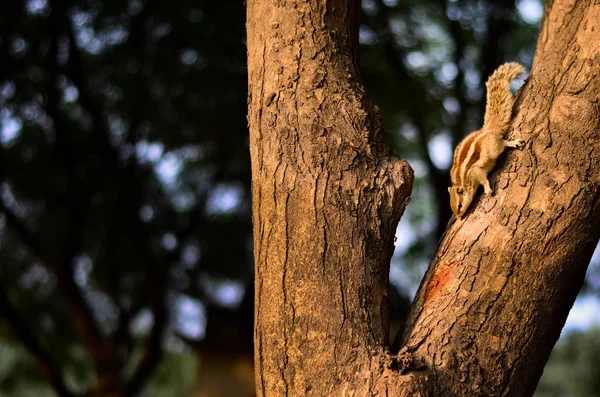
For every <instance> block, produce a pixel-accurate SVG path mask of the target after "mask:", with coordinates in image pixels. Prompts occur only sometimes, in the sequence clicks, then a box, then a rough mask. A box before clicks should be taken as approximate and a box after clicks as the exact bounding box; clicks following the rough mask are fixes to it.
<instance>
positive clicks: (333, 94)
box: [247, 0, 412, 396]
mask: <svg viewBox="0 0 600 397" xmlns="http://www.w3.org/2000/svg"><path fill="white" fill-rule="evenodd" d="M349 4H350V6H349ZM358 6H359V2H347V1H345V0H344V1H340V0H335V1H327V2H322V1H317V0H312V1H306V2H305V1H287V2H286V1H258V0H250V1H248V3H247V9H248V23H247V29H248V62H249V95H250V98H249V122H250V147H251V156H252V189H253V193H252V196H253V220H254V239H255V243H254V244H255V245H254V254H255V261H256V298H255V299H256V309H257V310H256V318H255V322H256V329H255V354H256V378H257V388H258V395H267V396H284V395H302V394H306V395H315V396H324V395H333V394H335V393H337V392H339V391H341V390H348V391H350V390H352V389H353V388H354V387H355V386H354V385H355V384H356V383H357V381H358V379H359V378H358V377H357V375H356V373H357V372H359V371H360V370H361V368H362V366H363V364H364V363H365V362H367V361H369V359H370V357H371V356H372V354H373V351H374V349H377V348H380V349H381V346H383V345H384V343H385V342H386V341H388V337H389V335H388V333H389V324H388V312H387V308H388V303H387V295H388V270H389V268H388V266H389V260H390V257H391V255H392V252H393V248H394V245H393V240H394V233H395V230H396V226H397V223H398V220H399V219H400V216H401V214H402V212H403V210H404V207H405V205H406V204H407V200H408V197H409V194H410V189H411V186H412V171H411V169H410V167H409V166H408V165H407V164H406V163H405V162H403V161H401V160H400V159H398V158H397V157H395V156H394V155H393V154H392V152H391V150H390V147H389V145H388V143H387V141H386V137H385V135H384V133H383V131H382V128H381V120H380V118H379V117H378V116H377V114H376V112H375V111H374V109H373V106H372V104H371V102H370V101H369V100H368V98H367V97H366V95H365V92H364V89H363V87H362V84H361V81H360V77H359V73H358V69H357V58H356V50H357V44H358V41H357V35H358V32H357V29H358V24H357V16H358V11H359V10H358ZM373 308H376V310H372V309H373ZM324 370H326V371H327V375H326V376H324ZM361 376H368V373H366V374H365V375H361ZM364 381H365V379H361V380H360V382H361V383H362V382H364ZM332 393H333V394H332Z"/></svg>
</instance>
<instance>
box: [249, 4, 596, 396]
mask: <svg viewBox="0 0 600 397" xmlns="http://www.w3.org/2000/svg"><path fill="white" fill-rule="evenodd" d="M358 7H359V2H357V1H344V2H341V1H337V0H332V1H327V2H325V3H323V2H317V1H314V0H313V1H307V2H300V1H283V0H281V1H258V0H248V10H247V12H248V14H247V29H248V63H249V115H248V118H249V123H250V147H251V158H252V183H253V221H254V240H255V246H254V247H255V251H254V253H255V261H256V297H255V305H256V314H255V316H256V318H255V355H256V357H255V360H256V380H257V389H258V395H259V396H281V395H315V396H321V395H355V396H371V395H374V394H378V393H381V394H382V395H384V393H385V394H387V395H394V396H440V395H444V396H463V395H469V396H507V395H510V396H530V395H532V394H533V391H534V390H535V386H536V385H537V382H538V380H539V377H540V375H541V373H542V369H543V366H544V364H545V362H546V361H547V358H548V355H549V353H550V350H551V348H552V346H553V345H554V343H555V342H556V340H557V338H558V336H559V334H560V330H561V328H562V326H563V325H564V321H565V319H566V316H567V314H568V311H569V308H570V307H571V306H572V304H573V301H574V299H575V296H576V294H577V292H578V291H579V289H580V287H581V284H582V281H583V277H584V275H585V270H586V268H587V264H588V263H589V259H590V257H591V255H592V252H593V249H594V247H595V245H596V244H597V242H598V239H599V237H600V227H599V225H600V131H599V125H598V123H599V109H598V97H600V79H598V78H597V76H598V75H600V73H599V72H600V57H599V56H598V54H599V53H600V49H599V48H598V46H599V45H600V44H598V43H600V31H599V30H598V29H597V26H596V27H594V25H595V24H594V23H593V21H598V20H600V5H599V3H598V1H589V0H588V1H581V2H568V1H566V0H555V1H554V2H553V3H552V4H551V5H550V8H549V9H547V10H546V12H545V14H544V20H543V22H542V28H541V34H540V38H539V42H538V48H537V50H536V58H535V61H534V66H533V70H532V75H531V77H530V79H529V81H528V83H527V84H526V86H525V88H524V89H523V90H521V93H520V95H519V98H518V101H517V102H518V104H517V107H516V118H515V121H514V123H513V129H512V131H511V132H510V134H511V136H514V137H518V138H522V139H524V140H525V141H526V148H525V149H524V150H523V151H521V152H511V153H509V154H508V155H506V156H505V159H506V161H504V163H503V165H502V164H501V166H500V167H499V169H498V170H497V171H496V172H495V173H494V174H493V175H492V178H491V181H492V185H494V186H495V187H496V188H495V190H496V195H495V196H494V197H491V198H483V197H481V198H480V199H479V200H478V202H477V203H476V204H475V208H474V210H473V211H472V212H471V214H470V215H469V216H467V217H466V218H465V220H463V221H457V222H451V224H450V225H449V227H448V230H447V232H446V234H445V238H444V239H443V240H442V242H441V244H440V247H439V249H438V251H437V253H436V255H435V258H434V260H433V262H432V264H431V266H430V269H429V270H428V272H427V274H426V276H425V278H424V280H423V282H422V284H421V287H420V289H419V292H418V294H417V297H416V299H415V303H414V304H413V307H412V309H411V314H410V317H409V321H408V323H407V326H406V327H405V330H404V332H403V335H401V336H399V338H398V342H399V343H398V346H399V352H394V353H395V354H394V355H391V354H390V353H388V351H387V341H388V328H389V327H388V304H387V288H388V270H389V259H390V256H391V253H392V250H393V238H394V233H395V228H396V224H397V222H398V219H399V218H400V216H401V215H402V212H403V210H404V207H405V206H406V204H407V202H408V197H409V194H410V189H411V184H412V172H411V170H410V168H409V166H408V165H407V164H406V163H405V162H403V161H401V160H399V159H398V158H397V157H395V156H394V155H393V154H392V153H391V151H390V148H389V146H388V144H387V142H386V138H385V136H384V134H383V132H382V129H381V121H380V119H379V117H378V116H377V114H376V111H375V110H374V108H373V106H372V105H371V102H370V101H369V99H368V98H367V97H366V94H365V92H364V88H363V87H362V84H361V81H360V76H359V72H358V69H357V66H356V65H357V55H356V53H357V51H356V50H357V31H358V23H357V15H358ZM559 32H560V34H559ZM398 95H410V93H398ZM501 163H502V162H501ZM396 353H398V354H396Z"/></svg>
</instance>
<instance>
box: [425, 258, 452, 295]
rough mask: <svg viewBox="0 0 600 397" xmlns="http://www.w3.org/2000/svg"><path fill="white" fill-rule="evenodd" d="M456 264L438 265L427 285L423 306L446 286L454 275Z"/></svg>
mask: <svg viewBox="0 0 600 397" xmlns="http://www.w3.org/2000/svg"><path fill="white" fill-rule="evenodd" d="M457 264H458V262H451V263H449V264H447V265H446V264H440V265H439V266H438V267H437V269H435V273H433V276H432V277H431V280H429V283H428V284H427V292H426V293H425V304H427V302H429V301H430V300H432V299H433V298H435V297H436V296H437V295H438V294H439V292H440V291H441V290H442V289H443V288H444V287H445V286H446V285H447V284H448V281H450V280H451V279H452V276H453V275H454V269H455V268H456V265H457Z"/></svg>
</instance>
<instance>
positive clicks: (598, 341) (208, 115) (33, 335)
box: [0, 0, 600, 397]
mask: <svg viewBox="0 0 600 397" xmlns="http://www.w3.org/2000/svg"><path fill="white" fill-rule="evenodd" d="M542 11H543V9H542V4H541V0H517V1H516V2H515V0H512V1H511V0H500V1H495V2H491V1H483V0H421V1H415V0H364V1H363V7H362V21H361V29H360V43H361V66H362V72H363V78H364V80H365V83H366V85H367V88H368V90H369V92H370V94H371V95H372V96H373V97H374V99H375V101H376V103H377V104H378V106H379V108H380V111H381V113H382V115H383V117H384V120H385V126H386V130H387V132H388V134H389V136H390V140H391V141H392V143H393V145H394V147H395V148H396V150H397V152H398V153H399V154H400V155H401V156H402V157H403V158H405V159H407V160H408V161H409V162H410V164H411V165H412V167H413V169H414V170H415V177H416V179H415V185H414V191H413V196H412V201H411V204H410V205H409V207H408V209H407V212H406V214H405V215H404V217H403V219H402V221H401V223H400V226H399V229H398V241H397V246H396V251H395V255H394V257H393V260H392V269H391V280H392V283H393V287H392V297H393V298H394V299H393V306H394V308H393V313H394V315H395V317H394V321H395V324H396V326H397V324H398V323H399V322H401V321H402V314H403V313H405V312H406V311H407V310H408V306H409V303H410V300H411V299H412V297H413V295H414V293H415V291H416V288H417V286H418V283H419V281H420V279H421V277H422V275H423V273H424V271H425V269H426V267H427V265H428V263H429V261H430V258H431V257H432V255H433V253H434V250H435V248H436V246H437V242H438V239H439V237H440V236H441V233H442V232H443V230H444V228H445V225H446V222H447V220H448V219H449V217H450V208H449V205H448V197H447V190H446V188H447V186H449V178H448V169H449V167H450V165H451V164H450V163H451V157H452V150H453V149H452V148H453V147H454V145H455V144H456V143H457V142H459V141H460V139H461V137H462V136H464V134H466V133H468V132H469V131H472V130H474V129H477V128H479V126H480V125H481V122H482V118H483V110H484V95H485V92H484V84H483V83H484V82H485V80H486V79H487V76H488V75H489V74H490V73H491V72H492V71H493V70H494V69H495V68H496V67H497V66H498V65H499V64H500V63H502V62H504V61H517V62H520V63H522V64H524V65H525V66H526V67H527V68H528V69H529V68H530V67H531V63H532V59H533V53H534V49H535V43H536V39H537V32H538V27H539V22H540V19H541V17H542ZM244 30H245V9H244V4H243V1H241V0H237V1H233V0H220V1H192V0H189V1H186V0H171V1H169V2H163V1H156V0H127V1H114V2H109V1H100V0H70V1H66V0H5V1H3V2H2V3H1V5H0V396H10V397H13V396H14V397H17V396H19V397H21V396H23V397H28V396H42V397H45V396H79V395H92V394H93V395H110V394H111V393H121V394H115V395H138V396H148V397H154V396H161V397H162V396H165V397H170V396H173V397H179V396H194V397H200V396H205V397H215V396H223V397H227V396H240V397H245V396H247V397H250V396H252V395H253V394H254V391H253V383H254V379H253V369H252V318H253V312H252V311H253V308H252V305H253V302H252V299H253V293H254V292H253V262H252V235H251V218H250V215H251V213H250V209H251V207H250V162H249V153H248V129H247V122H246V96H247V80H246V48H245V38H244V35H245V31H244ZM519 84H520V82H519V83H518V84H516V85H515V88H516V87H517V86H518V85H519ZM599 294H600V252H599V250H597V251H596V255H595V256H594V259H593V260H592V264H591V266H590V269H589V272H588V277H587V279H586V286H585V288H584V290H583V291H582V293H581V294H580V297H579V298H578V300H577V303H576V305H575V307H574V309H573V310H572V312H571V315H570V317H569V320H568V322H567V326H566V327H565V329H564V330H563V333H562V336H561V340H560V341H559V343H558V344H557V346H556V348H555V350H554V352H553V354H552V358H551V360H550V362H549V364H548V365H547V367H546V370H545V373H544V376H543V378H542V381H541V383H540V386H539V388H538V392H537V393H536V396H537V397H545V396H600V300H599V299H598V297H599V296H600V295H599Z"/></svg>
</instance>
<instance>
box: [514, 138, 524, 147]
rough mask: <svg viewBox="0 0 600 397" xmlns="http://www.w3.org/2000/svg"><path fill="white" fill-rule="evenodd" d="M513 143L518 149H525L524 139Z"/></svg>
mask: <svg viewBox="0 0 600 397" xmlns="http://www.w3.org/2000/svg"><path fill="white" fill-rule="evenodd" d="M513 143H514V144H515V147H516V148H517V149H523V148H524V147H525V141H524V140H522V139H516V140H514V141H513Z"/></svg>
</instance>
